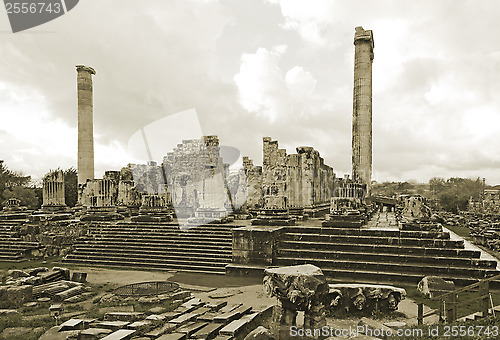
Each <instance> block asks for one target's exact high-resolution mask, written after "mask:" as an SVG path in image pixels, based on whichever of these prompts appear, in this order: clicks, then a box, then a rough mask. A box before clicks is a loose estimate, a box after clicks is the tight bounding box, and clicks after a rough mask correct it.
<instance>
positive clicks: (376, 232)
mask: <svg viewBox="0 0 500 340" xmlns="http://www.w3.org/2000/svg"><path fill="white" fill-rule="evenodd" d="M285 233H292V234H297V233H299V234H307V235H311V234H314V235H346V236H347V235H351V236H376V237H397V238H401V237H402V238H419V239H424V238H429V239H449V238H450V233H448V232H436V231H404V230H387V229H364V228H354V229H352V228H335V227H302V226H290V227H286V231H285Z"/></svg>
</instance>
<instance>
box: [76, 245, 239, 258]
mask: <svg viewBox="0 0 500 340" xmlns="http://www.w3.org/2000/svg"><path fill="white" fill-rule="evenodd" d="M74 249H75V250H76V251H80V252H82V251H87V250H101V249H108V250H109V249H111V250H113V251H123V252H137V247H134V246H129V245H119V246H116V245H102V244H101V245H97V244H76V245H75V246H74ZM140 250H141V251H142V252H145V253H153V254H155V253H157V254H165V251H168V253H169V254H172V255H181V256H182V255H185V254H186V253H189V254H190V255H200V256H216V257H229V258H230V257H231V256H232V250H231V249H216V250H213V249H204V248H201V249H194V250H193V249H192V248H191V249H185V250H182V249H177V248H176V249H171V248H166V249H158V247H141V248H140Z"/></svg>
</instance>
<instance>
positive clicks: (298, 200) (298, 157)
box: [287, 146, 335, 208]
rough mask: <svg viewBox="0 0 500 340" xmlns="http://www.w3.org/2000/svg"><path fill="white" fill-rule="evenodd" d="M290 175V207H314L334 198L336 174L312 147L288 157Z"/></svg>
mask: <svg viewBox="0 0 500 340" xmlns="http://www.w3.org/2000/svg"><path fill="white" fill-rule="evenodd" d="M288 174H289V176H288V187H287V194H288V199H289V203H290V207H297V208H308V207H313V206H315V205H318V204H324V203H328V202H329V201H330V197H332V196H333V193H334V180H335V173H334V172H333V169H332V168H331V167H330V166H328V165H325V164H324V161H323V158H321V157H320V155H319V152H318V151H316V150H314V149H313V148H312V147H307V146H301V147H298V148H297V154H292V155H289V156H288Z"/></svg>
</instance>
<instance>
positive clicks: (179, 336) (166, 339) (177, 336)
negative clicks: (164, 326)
mask: <svg viewBox="0 0 500 340" xmlns="http://www.w3.org/2000/svg"><path fill="white" fill-rule="evenodd" d="M186 338H187V336H186V334H184V333H172V334H165V335H162V336H160V337H159V338H157V339H156V340H185V339H186Z"/></svg>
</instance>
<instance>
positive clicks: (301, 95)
mask: <svg viewBox="0 0 500 340" xmlns="http://www.w3.org/2000/svg"><path fill="white" fill-rule="evenodd" d="M498 13H500V2H498V1H493V0H492V1H459V0H453V1H451V0H450V1H431V0H428V1H401V0H398V1H331V0H315V1H311V0H308V1H301V0H290V1H288V0H281V1H279V0H231V1H230V0H220V1H211V0H204V1H203V0H187V1H186V0H178V1H171V0H158V1H131V0H127V1H126V0H106V1H98V0H85V1H80V3H79V4H78V5H77V6H76V7H75V8H74V9H73V10H72V11H70V12H68V13H67V14H66V15H64V16H62V17H59V18H57V19H55V20H53V21H51V22H48V23H46V24H44V25H42V26H38V27H36V28H33V29H30V30H27V31H24V32H19V33H15V34H13V33H12V32H11V29H10V25H9V22H8V18H7V15H6V12H5V10H4V9H3V8H0V117H1V120H0V159H4V160H5V163H6V164H7V166H8V167H9V168H10V169H12V170H17V171H22V172H24V173H25V174H29V175H32V176H34V177H41V176H43V174H45V173H46V172H47V171H48V170H49V169H54V168H57V167H61V168H68V167H70V166H74V167H76V152H77V130H76V125H77V97H76V70H75V65H78V64H84V65H88V66H91V67H93V68H94V69H95V70H96V72H97V74H96V75H95V76H94V134H95V167H96V176H97V177H101V176H102V174H103V172H104V170H119V169H120V168H121V167H122V166H125V165H126V164H127V163H129V162H133V161H137V160H138V158H141V157H137V155H130V154H129V149H128V146H129V139H130V138H131V137H132V136H133V135H134V133H136V132H137V131H138V130H139V129H140V128H141V127H144V126H146V125H150V126H152V125H155V124H158V123H155V122H157V121H158V120H161V119H163V120H161V121H160V122H163V123H162V124H163V125H161V127H162V129H163V130H162V131H163V133H164V135H165V136H170V135H172V136H173V135H175V136H177V135H178V134H179V131H181V130H180V129H184V130H186V129H187V130H186V136H188V135H190V131H189V126H190V123H192V131H200V130H201V131H202V133H203V134H216V135H218V136H219V138H220V140H221V144H222V145H228V146H233V147H236V148H237V149H239V150H240V152H241V153H242V154H243V155H248V156H249V157H250V158H252V159H253V160H254V163H256V164H262V137H264V136H270V137H272V138H273V139H277V140H278V141H279V145H280V147H282V148H286V149H287V151H288V152H289V153H292V152H295V147H297V146H302V145H307V146H313V147H314V148H315V149H316V150H318V151H319V152H320V154H321V156H322V157H323V158H324V159H325V163H326V164H328V165H330V166H332V167H333V168H334V170H335V172H336V173H337V176H342V175H343V174H344V173H350V172H351V119H352V87H353V65H354V45H353V37H354V29H355V27H356V26H363V28H365V29H371V30H373V34H374V40H375V51H374V52H375V59H374V62H373V179H375V180H376V181H379V182H380V181H387V180H389V181H393V180H394V181H399V180H410V179H416V180H419V181H428V180H429V179H430V178H431V177H444V178H448V177H451V176H460V177H477V176H480V177H486V181H487V183H488V184H498V183H500V149H499V146H500V133H499V126H500V124H499V123H500V25H499V24H498ZM188 109H195V110H196V112H197V115H198V118H197V119H196V116H194V117H195V118H194V119H193V115H191V114H190V115H186V116H183V117H188V118H189V121H188V124H186V121H184V124H180V125H177V124H165V120H164V119H165V118H166V117H167V118H168V117H169V116H172V117H174V116H176V117H177V118H178V117H180V116H179V115H181V113H179V112H190V113H192V112H193V110H190V111H186V110H188ZM186 119H187V118H186ZM167 121H168V119H167ZM172 121H175V120H172ZM180 126H181V127H180ZM184 130H182V131H184ZM192 131H191V133H192ZM186 138H188V137H186ZM132 140H133V139H132ZM150 142H151V141H150ZM178 142H180V141H178ZM153 143H156V144H159V143H160V142H159V141H158V137H157V136H156V137H155V138H154V140H153ZM167 151H168V150H165V153H166V152H167ZM156 160H157V161H161V159H156Z"/></svg>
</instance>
